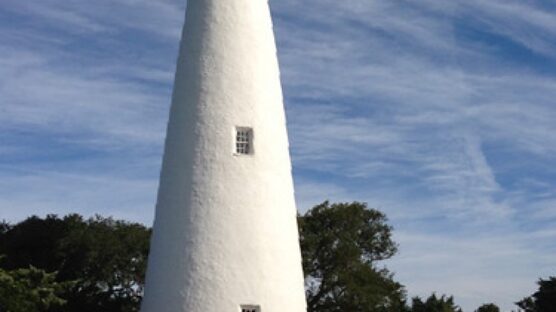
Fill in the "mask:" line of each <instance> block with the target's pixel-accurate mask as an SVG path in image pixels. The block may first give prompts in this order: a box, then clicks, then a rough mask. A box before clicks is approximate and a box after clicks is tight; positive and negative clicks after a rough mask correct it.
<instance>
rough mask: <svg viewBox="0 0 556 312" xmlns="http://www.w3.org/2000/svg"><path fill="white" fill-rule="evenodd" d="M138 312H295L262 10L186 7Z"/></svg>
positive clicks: (276, 84) (290, 197) (293, 229)
mask: <svg viewBox="0 0 556 312" xmlns="http://www.w3.org/2000/svg"><path fill="white" fill-rule="evenodd" d="M187 2H188V3H187V12H186V19H185V26H184V30H183V35H182V40H181V44H180V50H179V58H178V63H177V70H176V76H175V84H174V92H173V95H172V106H171V109H170V120H169V123H168V129H167V136H166V144H165V151H164V157H163V164H162V171H161V176H160V185H159V190H158V199H157V205H156V215H155V221H154V226H153V234H152V239H151V249H150V254H149V261H148V269H147V276H146V286H145V296H144V299H143V303H142V306H141V311H142V312H285V311H288V312H302V311H306V304H305V292H304V280H303V272H302V267H301V253H300V248H299V239H298V229H297V219H296V215H297V210H296V207H295V201H294V190H293V182H292V175H291V161H290V156H289V147H288V136H287V130H286V118H285V112H284V105H283V98H282V89H281V85H280V77H279V67H278V60H277V53H276V45H275V41H274V34H273V30H272V20H271V15H270V10H269V6H268V0H189V1H187Z"/></svg>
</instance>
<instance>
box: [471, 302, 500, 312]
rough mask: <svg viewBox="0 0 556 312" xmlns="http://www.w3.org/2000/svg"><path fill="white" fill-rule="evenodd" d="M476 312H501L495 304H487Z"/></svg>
mask: <svg viewBox="0 0 556 312" xmlns="http://www.w3.org/2000/svg"><path fill="white" fill-rule="evenodd" d="M475 312H500V308H499V307H498V306H497V305H495V304H494V303H485V304H483V305H482V306H480V307H479V308H478V309H477V310H476V311H475Z"/></svg>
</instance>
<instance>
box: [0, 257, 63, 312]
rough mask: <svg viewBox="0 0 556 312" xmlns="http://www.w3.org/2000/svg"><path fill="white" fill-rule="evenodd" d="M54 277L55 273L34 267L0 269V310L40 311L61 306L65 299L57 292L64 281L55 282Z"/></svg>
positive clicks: (16, 311)
mask: <svg viewBox="0 0 556 312" xmlns="http://www.w3.org/2000/svg"><path fill="white" fill-rule="evenodd" d="M55 278H56V273H46V272H45V271H43V270H39V269H37V268H34V267H30V268H28V269H17V270H14V271H6V270H3V269H0V311H6V312H42V311H48V310H50V309H54V310H55V309H59V308H61V307H62V306H63V305H64V304H65V301H64V300H63V299H61V298H60V297H58V294H59V293H60V292H61V291H62V290H63V289H64V283H62V284H60V283H57V282H56V281H55Z"/></svg>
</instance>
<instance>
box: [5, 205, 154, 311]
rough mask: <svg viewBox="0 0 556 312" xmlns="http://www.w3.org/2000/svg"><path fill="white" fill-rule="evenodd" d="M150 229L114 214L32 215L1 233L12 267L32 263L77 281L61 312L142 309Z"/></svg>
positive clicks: (65, 295) (67, 293) (7, 264)
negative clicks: (86, 217) (120, 219)
mask: <svg viewBox="0 0 556 312" xmlns="http://www.w3.org/2000/svg"><path fill="white" fill-rule="evenodd" d="M149 236H150V231H149V230H148V229H147V228H145V227H144V226H142V225H139V224H133V223H128V222H124V221H114V220H113V219H111V218H101V217H96V218H92V219H89V220H83V218H82V217H80V216H78V215H69V216H66V217H64V218H63V219H60V218H58V217H56V216H48V217H47V218H45V219H40V218H37V217H31V218H28V219H27V220H25V221H23V222H21V223H19V224H16V225H15V226H13V227H12V228H10V229H9V230H8V231H6V232H5V233H4V234H2V235H0V248H2V249H1V250H0V253H4V254H6V256H7V257H6V261H5V263H4V265H3V267H4V268H7V269H18V268H25V267H28V266H29V265H33V266H35V267H38V268H40V269H43V270H45V271H48V272H54V271H56V272H58V275H57V281H73V283H72V287H70V288H68V289H66V290H65V291H64V292H63V293H62V294H61V297H62V298H64V299H65V300H67V304H66V305H65V306H64V308H63V309H60V310H56V311H79V312H96V311H122V312H127V311H130V312H131V311H138V309H139V303H140V300H141V296H142V291H143V283H144V273H145V267H146V260H147V254H148V247H149Z"/></svg>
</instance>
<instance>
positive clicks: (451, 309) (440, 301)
mask: <svg viewBox="0 0 556 312" xmlns="http://www.w3.org/2000/svg"><path fill="white" fill-rule="evenodd" d="M411 311H412V312H462V310H461V308H460V307H458V306H457V305H455V303H454V297H452V296H450V297H446V296H445V295H442V296H441V297H437V296H436V294H432V295H430V296H429V297H428V298H427V300H426V301H425V302H423V301H422V300H421V298H419V297H414V298H413V302H412V307H411Z"/></svg>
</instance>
